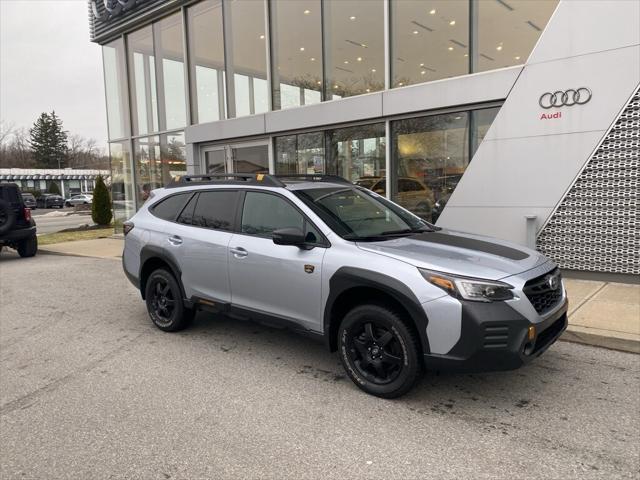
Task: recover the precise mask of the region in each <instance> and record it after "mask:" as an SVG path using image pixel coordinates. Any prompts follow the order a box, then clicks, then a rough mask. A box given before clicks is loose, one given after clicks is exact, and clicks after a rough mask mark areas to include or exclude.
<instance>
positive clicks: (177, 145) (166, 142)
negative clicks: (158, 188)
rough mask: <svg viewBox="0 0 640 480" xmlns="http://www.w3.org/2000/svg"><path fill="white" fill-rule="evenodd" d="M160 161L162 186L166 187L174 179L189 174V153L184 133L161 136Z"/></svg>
mask: <svg viewBox="0 0 640 480" xmlns="http://www.w3.org/2000/svg"><path fill="white" fill-rule="evenodd" d="M160 160H161V161H162V167H161V171H162V173H161V175H160V178H161V180H162V184H163V185H166V184H167V183H168V182H169V181H170V180H171V179H172V178H173V177H176V176H180V175H185V174H186V173H187V151H186V148H185V144H184V133H183V132H179V133H169V134H167V135H160Z"/></svg>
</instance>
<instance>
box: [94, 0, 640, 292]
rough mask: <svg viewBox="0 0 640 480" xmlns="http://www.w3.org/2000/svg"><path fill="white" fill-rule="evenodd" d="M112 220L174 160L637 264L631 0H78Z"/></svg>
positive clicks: (636, 50) (572, 259) (639, 105)
mask: <svg viewBox="0 0 640 480" xmlns="http://www.w3.org/2000/svg"><path fill="white" fill-rule="evenodd" d="M89 16H90V30H91V39H92V41H94V42H97V43H99V44H100V45H102V54H103V62H104V82H105V96H106V110H107V118H108V130H109V149H110V156H111V173H112V193H113V201H114V211H115V215H116V220H117V221H118V222H121V221H123V220H124V219H126V218H127V217H129V216H131V215H132V214H133V213H134V212H135V210H136V209H137V208H139V207H140V206H141V205H142V203H143V202H144V201H145V200H146V199H147V198H148V192H149V191H150V189H153V188H157V187H158V186H162V185H164V184H166V183H167V182H168V181H170V180H171V177H173V176H176V175H182V174H185V173H253V172H256V173H258V172H270V173H276V174H319V173H326V174H337V175H341V176H343V177H345V178H347V179H349V180H351V181H353V182H355V183H357V184H359V185H362V186H364V187H366V188H371V189H373V190H375V191H377V192H378V193H381V194H384V195H386V196H388V197H389V198H391V199H393V200H394V201H396V202H398V203H400V204H402V205H404V206H405V207H406V208H408V209H410V210H412V211H413V212H414V213H416V214H417V215H420V216H422V217H424V218H426V219H428V220H431V221H435V222H436V223H437V225H440V226H443V227H447V228H452V229H457V230H464V231H470V232H474V233H479V234H484V235H491V236H496V237H500V238H505V239H509V240H513V241H515V242H518V243H521V244H524V245H530V246H534V247H536V248H537V249H538V250H540V251H542V252H543V253H545V254H546V255H548V256H549V257H551V258H553V259H554V260H555V261H556V262H558V263H559V264H560V265H561V266H562V267H563V268H564V269H566V270H571V271H576V272H582V274H583V275H598V276H607V277H610V278H614V279H615V278H618V279H621V280H625V281H627V280H629V279H632V281H633V280H634V279H635V280H637V278H638V274H640V219H639V214H638V190H639V183H640V180H639V176H640V174H639V150H640V92H639V86H640V2H638V1H635V0H630V1H627V0H560V1H557V0H455V1H451V0H90V1H89Z"/></svg>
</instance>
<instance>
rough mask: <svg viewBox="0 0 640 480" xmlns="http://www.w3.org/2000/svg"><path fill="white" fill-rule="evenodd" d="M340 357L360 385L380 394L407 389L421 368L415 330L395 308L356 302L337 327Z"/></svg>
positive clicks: (397, 393) (393, 394)
mask: <svg viewBox="0 0 640 480" xmlns="http://www.w3.org/2000/svg"><path fill="white" fill-rule="evenodd" d="M338 351H339V354H340V360H341V361H342V365H343V367H344V369H345V370H346V372H347V375H349V377H350V378H351V380H352V381H353V383H355V384H356V385H357V386H358V387H359V388H360V389H362V390H364V391H365V392H367V393H369V394H371V395H375V396H378V397H382V398H396V397H399V396H401V395H404V394H405V393H407V392H408V391H409V390H410V389H411V388H412V387H413V385H414V384H415V383H416V381H417V379H418V377H419V376H420V373H421V371H422V364H421V362H420V349H419V346H418V338H417V334H416V333H415V332H414V330H413V329H412V328H411V327H410V326H409V324H408V323H407V321H406V320H405V319H404V318H403V316H402V315H401V314H399V313H398V312H396V311H394V310H392V309H390V308H388V307H386V306H382V305H373V304H372V305H360V306H358V307H355V308H354V309H353V310H351V311H350V312H349V313H347V315H345V317H344V319H343V320H342V323H341V325H340V329H339V331H338Z"/></svg>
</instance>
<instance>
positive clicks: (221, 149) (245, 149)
mask: <svg viewBox="0 0 640 480" xmlns="http://www.w3.org/2000/svg"><path fill="white" fill-rule="evenodd" d="M200 151H201V156H202V157H201V158H202V167H203V168H202V171H203V173H209V174H224V173H269V143H268V142H266V141H259V142H250V143H240V144H234V145H216V146H211V147H204V148H202V149H201V150H200Z"/></svg>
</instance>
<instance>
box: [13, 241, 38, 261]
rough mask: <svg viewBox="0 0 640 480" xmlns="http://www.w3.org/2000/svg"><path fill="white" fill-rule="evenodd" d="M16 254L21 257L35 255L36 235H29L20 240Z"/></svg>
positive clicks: (36, 246)
mask: <svg viewBox="0 0 640 480" xmlns="http://www.w3.org/2000/svg"><path fill="white" fill-rule="evenodd" d="M17 250H18V255H20V256H21V257H22V258H28V257H33V256H35V254H36V253H38V237H36V236H35V235H34V236H33V237H29V238H27V239H25V240H21V241H20V243H18V248H17Z"/></svg>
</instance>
